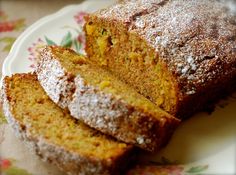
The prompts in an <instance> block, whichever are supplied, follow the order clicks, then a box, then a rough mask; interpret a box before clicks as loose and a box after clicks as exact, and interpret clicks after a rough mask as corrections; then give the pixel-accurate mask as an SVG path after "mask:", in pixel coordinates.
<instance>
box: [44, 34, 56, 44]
mask: <svg viewBox="0 0 236 175" xmlns="http://www.w3.org/2000/svg"><path fill="white" fill-rule="evenodd" d="M44 38H45V40H46V42H47V45H49V46H53V45H55V46H56V45H57V44H56V43H55V42H54V41H52V40H50V39H49V38H48V37H46V36H44Z"/></svg>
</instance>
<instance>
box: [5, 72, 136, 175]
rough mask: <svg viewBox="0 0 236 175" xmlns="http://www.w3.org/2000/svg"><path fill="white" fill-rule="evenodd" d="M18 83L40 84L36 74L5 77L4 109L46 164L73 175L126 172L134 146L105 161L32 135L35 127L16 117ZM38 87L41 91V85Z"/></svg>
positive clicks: (13, 124) (18, 134)
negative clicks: (14, 94) (15, 85)
mask: <svg viewBox="0 0 236 175" xmlns="http://www.w3.org/2000/svg"><path fill="white" fill-rule="evenodd" d="M16 79H18V80H22V81H25V80H27V81H29V82H30V83H32V84H38V82H37V76H36V75H35V74H16V75H13V76H12V77H5V78H4V80H3V108H4V113H5V116H6V118H7V121H8V123H9V124H10V125H11V126H12V128H13V129H14V131H15V133H16V135H17V136H18V137H19V138H21V139H22V140H23V141H24V142H25V143H26V144H27V146H29V148H30V149H31V150H32V151H33V152H34V153H35V154H37V155H38V156H39V157H40V158H42V159H43V160H44V161H48V162H50V163H53V164H55V165H57V166H58V167H59V168H60V169H61V170H63V171H65V172H67V173H68V174H71V175H79V174H85V175H91V174H101V175H109V174H114V173H115V174H118V170H122V169H123V168H125V166H126V164H127V160H130V159H131V158H132V157H133V151H134V149H133V147H132V146H127V148H124V150H123V151H121V152H120V153H119V155H117V154H116V153H115V150H114V153H115V154H114V157H110V158H109V159H107V160H102V159H100V158H99V157H91V156H89V155H84V154H82V153H81V154H78V153H76V152H74V151H73V150H69V149H67V148H66V147H64V146H62V145H57V144H54V143H53V142H52V141H51V140H50V138H45V137H44V135H37V134H36V135H35V133H32V132H31V127H30V126H31V123H25V121H21V120H20V117H19V116H17V115H19V114H15V113H13V108H14V107H15V105H17V104H16V103H17V101H15V99H16V98H15V97H12V96H11V95H10V94H11V91H12V87H11V83H12V82H13V81H14V80H16ZM38 87H39V88H41V87H40V86H39V85H38ZM32 91H34V89H32ZM42 92H43V90H42ZM26 95H29V94H26ZM29 103H30V102H29ZM55 118H56V116H55ZM91 130H92V129H91ZM65 132H67V131H65ZM88 146H89V145H88ZM78 149H80V148H78ZM124 160H126V161H124Z"/></svg>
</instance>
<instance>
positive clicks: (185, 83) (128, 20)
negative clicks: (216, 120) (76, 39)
mask: <svg viewBox="0 0 236 175" xmlns="http://www.w3.org/2000/svg"><path fill="white" fill-rule="evenodd" d="M92 18H94V20H92ZM90 20H91V21H93V22H94V23H96V22H101V21H102V23H109V26H110V27H111V28H112V26H114V24H116V25H117V24H118V26H122V27H124V28H126V30H127V31H128V32H129V33H136V34H137V35H139V37H140V38H141V39H142V40H143V41H144V42H145V43H147V44H148V45H149V47H150V48H152V49H153V50H154V51H155V52H156V53H157V59H158V60H160V61H161V62H163V63H164V64H166V66H167V68H168V71H169V72H171V73H172V75H173V77H174V78H175V79H176V82H177V86H178V88H177V92H178V99H179V100H178V102H177V103H176V111H175V113H174V115H176V116H181V117H183V116H187V115H190V114H192V113H193V112H194V111H196V110H199V109H202V108H203V107H204V106H205V105H207V103H208V102H209V101H213V100H214V99H216V95H215V94H214V93H211V92H212V91H215V89H217V91H215V92H222V91H225V90H227V88H224V87H222V86H221V85H219V84H222V81H223V82H224V83H225V82H226V83H227V85H232V84H234V83H231V82H232V81H235V79H236V78H235V77H236V47H235V46H236V15H235V12H233V11H231V10H230V8H229V7H227V6H225V4H222V3H220V2H219V1H214V0H208V1H206V0H198V1H196V0H150V1H141V0H138V1H135V0H129V1H125V2H124V3H119V4H117V5H114V6H112V7H109V8H107V9H104V10H101V11H99V12H96V13H94V14H92V15H90V16H89V17H87V21H90ZM87 50H88V46H87ZM89 56H90V55H89ZM203 94H207V98H205V99H204V98H203ZM196 101H198V103H199V105H196V106H195V107H193V108H192V109H188V108H189V107H191V106H192V105H193V104H194V103H195V102H196Z"/></svg>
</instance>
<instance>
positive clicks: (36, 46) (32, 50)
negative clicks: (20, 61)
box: [28, 38, 46, 67]
mask: <svg viewBox="0 0 236 175" xmlns="http://www.w3.org/2000/svg"><path fill="white" fill-rule="evenodd" d="M45 46H46V43H45V42H44V41H43V40H42V39H40V38H39V39H38V40H37V41H36V42H35V43H33V44H32V46H31V47H29V48H28V51H29V54H30V57H29V60H30V61H33V62H34V63H36V62H37V61H38V59H39V56H40V55H39V53H40V51H41V50H42V48H44V47H45ZM30 67H34V65H31V66H30Z"/></svg>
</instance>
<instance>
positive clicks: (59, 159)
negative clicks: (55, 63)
mask: <svg viewBox="0 0 236 175" xmlns="http://www.w3.org/2000/svg"><path fill="white" fill-rule="evenodd" d="M2 97H3V109H4V114H5V116H6V119H7V121H8V123H9V124H10V125H11V126H12V127H13V129H14V132H15V133H16V134H17V136H19V137H20V138H21V139H22V140H23V141H24V142H25V143H27V144H28V146H30V147H31V148H32V150H33V151H34V152H35V153H36V154H37V155H38V156H39V157H41V158H42V159H43V160H46V161H48V162H52V163H53V164H55V165H57V166H58V167H59V168H60V169H61V170H63V171H65V172H67V173H68V174H70V175H82V174H83V175H92V174H96V175H113V174H118V172H119V170H121V169H123V168H124V167H125V165H126V164H127V163H128V162H129V160H130V159H131V158H132V155H133V153H132V152H133V150H134V148H133V146H131V145H127V144H125V143H121V142H118V141H116V140H114V139H113V138H111V137H109V136H106V135H104V134H102V133H100V132H98V131H96V130H94V129H91V128H90V127H88V126H87V125H85V124H83V123H82V122H80V121H78V120H76V119H74V118H72V117H71V116H70V115H69V114H68V112H67V111H65V110H62V109H61V108H60V107H58V106H57V105H56V104H54V103H53V102H52V101H51V100H50V99H49V97H48V96H47V95H46V93H45V92H44V90H43V88H42V87H41V86H40V84H39V82H38V81H37V76H36V75H35V74H16V75H13V76H11V77H5V78H4V80H3V92H2Z"/></svg>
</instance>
